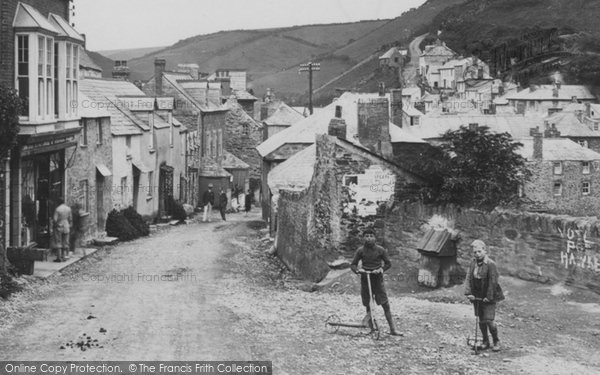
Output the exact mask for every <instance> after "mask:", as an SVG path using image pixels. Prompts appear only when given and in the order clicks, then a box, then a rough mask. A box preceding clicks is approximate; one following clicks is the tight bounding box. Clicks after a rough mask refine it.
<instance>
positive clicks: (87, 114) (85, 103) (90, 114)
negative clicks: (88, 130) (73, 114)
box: [78, 91, 110, 118]
mask: <svg viewBox="0 0 600 375" xmlns="http://www.w3.org/2000/svg"><path fill="white" fill-rule="evenodd" d="M78 99H79V108H78V113H79V116H81V118H99V117H110V112H109V111H108V109H107V108H105V107H102V108H98V106H95V105H90V103H92V100H91V99H90V98H88V97H87V95H85V94H84V93H83V91H81V92H80V93H79V97H78Z"/></svg>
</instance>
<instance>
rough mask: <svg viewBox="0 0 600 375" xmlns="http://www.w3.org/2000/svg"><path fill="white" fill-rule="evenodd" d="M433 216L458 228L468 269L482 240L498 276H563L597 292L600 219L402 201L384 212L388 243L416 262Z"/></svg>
mask: <svg viewBox="0 0 600 375" xmlns="http://www.w3.org/2000/svg"><path fill="white" fill-rule="evenodd" d="M434 215H439V216H442V217H444V218H447V219H449V220H450V221H451V222H452V223H453V224H454V227H455V229H457V230H459V231H460V235H461V241H459V243H458V256H457V258H458V262H459V264H460V265H461V266H462V267H463V268H466V267H467V265H468V264H469V262H470V260H471V249H470V243H471V242H472V241H473V240H475V239H481V240H483V241H484V242H485V243H486V244H487V245H488V248H489V249H488V253H489V255H490V257H491V258H492V259H494V260H495V261H496V263H497V265H498V268H499V270H500V273H501V274H502V275H511V276H515V277H518V278H521V279H525V280H533V281H539V282H558V281H564V282H566V283H568V284H571V285H576V286H580V287H585V288H589V289H592V290H595V291H597V292H600V220H598V219H596V218H576V217H570V216H557V215H549V214H536V213H521V212H508V211H505V212H501V211H498V212H492V213H484V212H480V211H476V210H467V209H460V208H457V207H432V206H426V205H423V204H419V203H411V204H400V203H397V204H396V205H395V207H394V208H393V209H392V210H390V211H389V212H388V214H387V216H386V220H385V225H386V230H385V232H386V237H385V238H386V242H387V243H388V246H389V247H390V248H396V249H402V251H401V256H402V255H403V253H405V254H404V255H405V256H406V257H407V260H409V259H410V260H411V261H416V259H417V254H418V253H417V252H416V248H415V245H416V243H417V241H418V240H419V239H420V238H421V236H422V235H423V234H424V231H423V230H422V227H423V224H425V223H427V221H428V220H430V219H431V218H432V217H433V216H434Z"/></svg>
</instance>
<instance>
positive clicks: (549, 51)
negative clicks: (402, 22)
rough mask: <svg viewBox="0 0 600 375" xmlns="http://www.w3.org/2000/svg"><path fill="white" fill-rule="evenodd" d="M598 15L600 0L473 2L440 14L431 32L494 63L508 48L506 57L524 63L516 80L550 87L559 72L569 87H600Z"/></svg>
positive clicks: (519, 66)
mask: <svg viewBox="0 0 600 375" xmlns="http://www.w3.org/2000/svg"><path fill="white" fill-rule="evenodd" d="M598 15H600V2H599V1H588V0H468V1H466V2H465V3H464V4H462V5H460V6H454V7H452V8H449V9H448V10H447V11H446V12H444V13H441V14H439V15H438V16H437V17H436V18H435V19H434V21H433V23H432V25H431V27H430V31H431V32H432V35H435V34H434V32H435V31H437V30H442V34H441V36H440V38H441V39H443V40H444V41H445V42H446V43H447V44H448V46H449V47H451V48H452V49H454V50H455V51H457V52H459V53H461V54H464V55H471V54H474V55H477V56H479V57H480V58H482V59H483V60H485V61H488V62H492V63H493V61H494V60H493V59H492V58H493V56H494V54H495V53H497V52H498V49H499V47H502V45H507V46H508V47H509V48H508V53H507V57H508V58H511V57H517V61H518V62H519V63H518V64H517V65H516V66H515V69H514V70H515V72H514V73H513V74H514V76H513V77H512V78H513V79H515V80H518V81H519V82H521V83H522V84H528V83H549V81H550V76H552V75H553V73H554V72H556V71H560V72H561V73H562V76H563V78H564V80H565V83H572V84H588V85H592V86H600V62H599V60H598V53H599V52H600V43H599V42H598V38H599V37H600V23H598V22H597V18H598ZM553 30H554V31H553ZM540 36H542V37H541V38H540ZM430 41H431V39H430ZM531 46H533V50H534V51H535V52H534V53H533V56H531V52H529V51H528V50H529V49H530V48H531ZM523 51H525V52H526V53H525V55H524V54H523ZM536 56H539V58H536ZM550 58H553V59H554V60H555V61H554V62H553V63H552V64H545V63H547V62H548V61H549V60H548V59H550ZM509 69H510V67H507V66H504V67H502V66H500V67H499V68H498V69H496V70H497V71H502V72H506V73H507V74H508V72H507V71H508V70H509Z"/></svg>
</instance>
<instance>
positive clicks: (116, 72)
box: [112, 60, 130, 81]
mask: <svg viewBox="0 0 600 375" xmlns="http://www.w3.org/2000/svg"><path fill="white" fill-rule="evenodd" d="M129 73H130V71H129V68H128V67H127V60H115V65H114V67H113V70H112V77H113V78H115V79H122V80H124V81H129Z"/></svg>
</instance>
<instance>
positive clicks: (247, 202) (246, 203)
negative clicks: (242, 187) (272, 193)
mask: <svg viewBox="0 0 600 375" xmlns="http://www.w3.org/2000/svg"><path fill="white" fill-rule="evenodd" d="M250 209H252V190H250V189H248V192H247V193H246V199H245V200H244V211H245V214H244V216H246V215H248V212H250Z"/></svg>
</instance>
